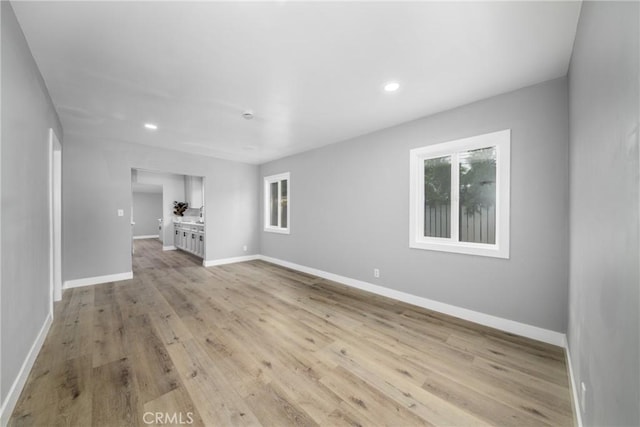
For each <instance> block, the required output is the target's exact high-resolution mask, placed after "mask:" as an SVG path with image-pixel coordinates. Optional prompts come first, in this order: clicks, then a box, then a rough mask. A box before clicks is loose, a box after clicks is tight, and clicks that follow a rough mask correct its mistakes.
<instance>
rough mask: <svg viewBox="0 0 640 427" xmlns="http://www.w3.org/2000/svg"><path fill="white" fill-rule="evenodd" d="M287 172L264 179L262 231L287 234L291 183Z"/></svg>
mask: <svg viewBox="0 0 640 427" xmlns="http://www.w3.org/2000/svg"><path fill="white" fill-rule="evenodd" d="M289 175H290V174H289V172H287V173H282V174H278V175H272V176H267V177H265V178H264V230H265V231H271V232H274V233H285V234H289V222H290V221H289V218H290V216H289V208H290V204H291V183H290V176H289Z"/></svg>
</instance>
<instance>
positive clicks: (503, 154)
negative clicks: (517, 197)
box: [409, 129, 511, 259]
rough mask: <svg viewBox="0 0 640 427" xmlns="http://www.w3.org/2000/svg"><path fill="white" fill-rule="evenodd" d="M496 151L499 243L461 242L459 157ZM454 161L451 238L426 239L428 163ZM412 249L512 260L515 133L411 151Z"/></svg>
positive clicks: (482, 136)
mask: <svg viewBox="0 0 640 427" xmlns="http://www.w3.org/2000/svg"><path fill="white" fill-rule="evenodd" d="M487 147H495V149H496V165H497V167H496V230H495V232H496V243H495V244H486V243H471V242H461V241H459V236H458V233H459V230H458V211H459V190H458V189H459V184H458V180H459V154H460V153H461V152H463V151H469V150H476V149H480V148H487ZM447 156H448V157H450V158H451V213H450V215H451V217H450V224H451V237H449V238H444V237H425V236H424V230H423V228H424V225H423V224H424V208H423V206H424V160H426V159H434V158H439V157H447ZM409 170H410V173H409V247H410V248H414V249H426V250H435V251H443V252H454V253H461V254H467V255H482V256H489V257H496V258H506V259H508V258H509V228H510V225H509V222H510V215H509V209H510V206H509V204H510V202H509V197H510V170H511V130H510V129H505V130H501V131H498V132H492V133H487V134H483V135H477V136H472V137H469V138H462V139H458V140H454V141H448V142H443V143H439V144H433V145H428V146H425V147H420V148H414V149H413V150H410V152H409Z"/></svg>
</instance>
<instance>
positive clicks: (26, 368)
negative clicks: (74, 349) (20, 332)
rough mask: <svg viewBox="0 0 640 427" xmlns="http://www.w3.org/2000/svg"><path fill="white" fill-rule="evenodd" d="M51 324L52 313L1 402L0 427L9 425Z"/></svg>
mask: <svg viewBox="0 0 640 427" xmlns="http://www.w3.org/2000/svg"><path fill="white" fill-rule="evenodd" d="M51 323H53V315H52V313H49V315H48V316H47V318H46V319H45V321H44V324H43V325H42V328H41V329H40V332H39V333H38V336H37V337H36V340H35V341H34V342H33V345H32V346H31V349H30V350H29V353H27V357H26V359H25V360H24V362H23V363H22V367H21V368H20V371H19V372H18V375H17V376H16V379H15V380H14V381H13V384H12V385H11V388H10V389H9V393H7V397H6V398H5V400H4V402H2V408H1V409H0V425H1V426H6V425H7V424H8V423H9V418H10V417H11V414H12V413H13V410H14V409H15V406H16V403H17V402H18V398H19V397H20V393H22V389H23V388H24V385H25V383H26V382H27V378H29V373H30V372H31V368H33V364H34V362H35V361H36V357H38V353H40V349H41V348H42V344H44V340H45V338H46V337H47V333H48V332H49V328H50V327H51Z"/></svg>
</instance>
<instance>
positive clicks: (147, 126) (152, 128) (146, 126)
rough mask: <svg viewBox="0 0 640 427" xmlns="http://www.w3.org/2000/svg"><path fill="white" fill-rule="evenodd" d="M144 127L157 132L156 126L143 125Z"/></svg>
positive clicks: (151, 124)
mask: <svg viewBox="0 0 640 427" xmlns="http://www.w3.org/2000/svg"><path fill="white" fill-rule="evenodd" d="M144 127H145V128H147V129H150V130H158V125H154V124H153V123H145V124H144Z"/></svg>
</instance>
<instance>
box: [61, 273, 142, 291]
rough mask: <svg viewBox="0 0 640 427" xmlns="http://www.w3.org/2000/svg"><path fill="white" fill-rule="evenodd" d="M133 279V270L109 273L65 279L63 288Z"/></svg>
mask: <svg viewBox="0 0 640 427" xmlns="http://www.w3.org/2000/svg"><path fill="white" fill-rule="evenodd" d="M129 279H133V272H132V271H129V272H127V273H118V274H107V275H106V276H95V277H85V278H83V279H74V280H65V281H64V286H63V289H70V288H79V287H80V286H89V285H99V284H101V283H109V282H119V281H121V280H129Z"/></svg>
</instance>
